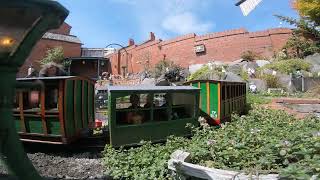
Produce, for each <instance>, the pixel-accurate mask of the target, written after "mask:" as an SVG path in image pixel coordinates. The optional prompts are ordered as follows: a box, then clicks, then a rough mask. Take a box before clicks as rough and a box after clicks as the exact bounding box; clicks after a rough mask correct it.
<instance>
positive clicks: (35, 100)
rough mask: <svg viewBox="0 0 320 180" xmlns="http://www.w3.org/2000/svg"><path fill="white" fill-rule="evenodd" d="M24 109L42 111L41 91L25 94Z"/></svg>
mask: <svg viewBox="0 0 320 180" xmlns="http://www.w3.org/2000/svg"><path fill="white" fill-rule="evenodd" d="M23 107H24V109H34V110H37V109H38V110H40V91H36V90H33V91H30V92H23Z"/></svg>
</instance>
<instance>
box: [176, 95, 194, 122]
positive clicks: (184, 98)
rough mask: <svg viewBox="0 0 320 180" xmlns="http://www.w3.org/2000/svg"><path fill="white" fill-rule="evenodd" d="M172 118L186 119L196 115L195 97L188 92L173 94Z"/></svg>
mask: <svg viewBox="0 0 320 180" xmlns="http://www.w3.org/2000/svg"><path fill="white" fill-rule="evenodd" d="M171 98H172V113H171V119H173V120H175V119H184V118H193V117H195V103H196V101H195V97H194V95H193V94H188V93H173V94H172V97H171Z"/></svg>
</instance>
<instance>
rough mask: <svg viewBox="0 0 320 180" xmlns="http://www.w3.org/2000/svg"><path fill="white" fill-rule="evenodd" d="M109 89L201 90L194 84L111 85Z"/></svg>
mask: <svg viewBox="0 0 320 180" xmlns="http://www.w3.org/2000/svg"><path fill="white" fill-rule="evenodd" d="M108 90H109V91H184V90H200V89H199V88H195V87H192V86H142V85H139V86H109V87H108Z"/></svg>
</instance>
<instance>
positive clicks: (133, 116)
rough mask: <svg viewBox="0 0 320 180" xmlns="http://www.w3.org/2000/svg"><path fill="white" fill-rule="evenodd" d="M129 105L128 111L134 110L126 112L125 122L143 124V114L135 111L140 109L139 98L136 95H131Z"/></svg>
mask: <svg viewBox="0 0 320 180" xmlns="http://www.w3.org/2000/svg"><path fill="white" fill-rule="evenodd" d="M130 103H131V106H129V109H134V111H132V112H128V114H127V122H128V123H129V124H141V123H142V122H143V119H144V118H143V113H142V112H139V111H136V109H139V108H141V107H140V98H139V96H138V95H136V94H133V95H131V96H130Z"/></svg>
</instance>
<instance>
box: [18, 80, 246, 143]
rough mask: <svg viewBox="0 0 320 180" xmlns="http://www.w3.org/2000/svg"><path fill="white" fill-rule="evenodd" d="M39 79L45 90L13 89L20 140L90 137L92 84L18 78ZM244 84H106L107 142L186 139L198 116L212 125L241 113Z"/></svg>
mask: <svg viewBox="0 0 320 180" xmlns="http://www.w3.org/2000/svg"><path fill="white" fill-rule="evenodd" d="M36 80H41V82H43V84H44V88H41V89H31V90H28V91H23V90H19V89H17V92H16V101H15V108H14V110H13V111H14V117H15V122H16V123H15V124H16V129H17V131H18V133H19V135H20V137H21V140H22V141H29V142H41V143H50V144H70V143H72V142H75V141H79V140H80V139H81V137H83V135H88V133H84V132H88V130H89V129H92V128H93V127H94V123H95V89H94V82H93V81H91V80H89V79H85V78H82V77H75V76H58V77H42V78H22V79H17V81H23V82H34V81H36ZM245 95H246V88H245V83H240V82H225V81H192V82H188V83H186V84H185V86H142V85H139V86H109V88H108V100H107V101H104V102H107V107H108V108H107V109H108V120H107V124H105V125H106V128H105V132H106V137H105V138H106V139H105V141H106V143H109V144H111V145H112V146H114V147H119V146H131V145H137V144H139V143H140V142H141V141H142V140H145V141H151V142H158V141H163V140H165V139H166V138H167V136H169V135H177V136H188V135H190V130H189V129H188V128H185V126H186V125H187V124H194V125H198V123H199V122H198V118H199V116H203V117H205V118H206V119H207V120H208V122H209V123H210V124H219V123H220V121H221V122H223V121H224V120H227V119H228V118H229V117H230V115H231V113H232V112H238V113H242V112H243V111H244V107H245V103H246V96H245Z"/></svg>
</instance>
